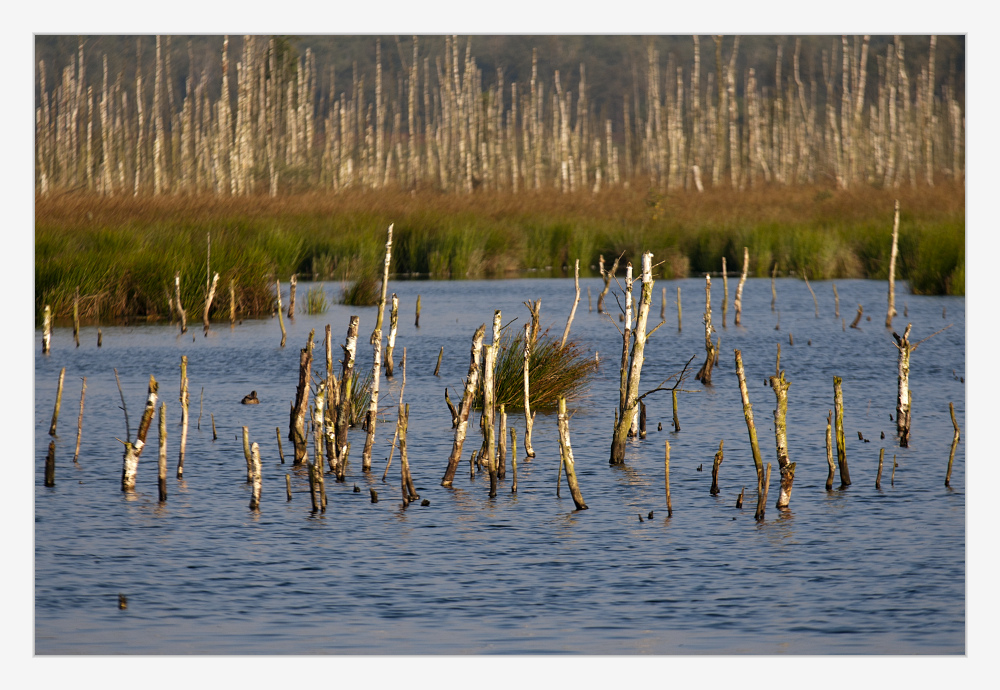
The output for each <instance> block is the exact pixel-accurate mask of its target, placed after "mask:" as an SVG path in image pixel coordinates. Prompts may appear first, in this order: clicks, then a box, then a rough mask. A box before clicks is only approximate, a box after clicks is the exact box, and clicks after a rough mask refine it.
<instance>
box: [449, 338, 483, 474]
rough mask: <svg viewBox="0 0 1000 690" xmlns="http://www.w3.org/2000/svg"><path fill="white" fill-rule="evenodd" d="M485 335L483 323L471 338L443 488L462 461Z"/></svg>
mask: <svg viewBox="0 0 1000 690" xmlns="http://www.w3.org/2000/svg"><path fill="white" fill-rule="evenodd" d="M485 333H486V324H485V323H484V324H482V325H481V326H480V327H479V328H477V329H476V332H475V334H474V335H473V336H472V352H471V355H470V357H469V374H468V377H467V378H466V380H465V393H464V394H463V395H462V405H461V409H460V410H459V413H458V426H456V427H455V442H454V444H453V445H452V449H451V455H449V456H448V467H447V469H445V472H444V477H443V478H442V479H441V486H444V487H451V483H452V482H453V481H454V479H455V470H457V469H458V463H459V462H460V461H461V459H462V445H463V444H464V443H465V434H466V431H468V427H469V411H470V410H471V409H472V399H473V397H474V395H475V392H476V384H477V383H478V382H479V357H480V352H481V351H482V347H483V335H484V334H485Z"/></svg>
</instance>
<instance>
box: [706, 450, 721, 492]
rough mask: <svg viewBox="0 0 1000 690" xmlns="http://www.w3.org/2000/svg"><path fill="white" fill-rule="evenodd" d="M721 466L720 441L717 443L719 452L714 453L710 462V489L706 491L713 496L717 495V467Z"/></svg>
mask: <svg viewBox="0 0 1000 690" xmlns="http://www.w3.org/2000/svg"><path fill="white" fill-rule="evenodd" d="M721 464H722V441H721V440H720V441H719V450H718V451H717V452H716V453H715V458H713V460H712V488H711V489H709V490H708V493H710V494H712V495H713V496H715V495H717V494H718V493H719V465H721Z"/></svg>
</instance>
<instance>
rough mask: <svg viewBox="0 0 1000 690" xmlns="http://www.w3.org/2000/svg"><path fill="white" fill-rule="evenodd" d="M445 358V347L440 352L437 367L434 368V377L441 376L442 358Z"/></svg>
mask: <svg viewBox="0 0 1000 690" xmlns="http://www.w3.org/2000/svg"><path fill="white" fill-rule="evenodd" d="M442 357H444V345H442V346H441V351H440V352H438V361H437V365H436V366H435V367H434V375H435V376H440V374H441V358H442Z"/></svg>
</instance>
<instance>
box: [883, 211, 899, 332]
mask: <svg viewBox="0 0 1000 690" xmlns="http://www.w3.org/2000/svg"><path fill="white" fill-rule="evenodd" d="M898 242H899V199H896V211H895V214H894V215H893V219H892V250H891V252H890V253H889V310H888V311H887V312H886V315H885V327H886V328H892V317H893V316H895V315H896V253H897V251H898Z"/></svg>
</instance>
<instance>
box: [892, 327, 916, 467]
mask: <svg viewBox="0 0 1000 690" xmlns="http://www.w3.org/2000/svg"><path fill="white" fill-rule="evenodd" d="M912 326H913V324H910V323H908V324H906V330H905V331H903V337H902V338H901V337H899V334H898V333H893V334H892V337H893V338H895V339H896V343H895V344H896V349H897V350H898V351H899V360H898V363H897V366H896V380H897V383H898V386H897V392H896V436H897V437H898V438H899V447H900V448H908V447H909V445H910V355H911V354H912V353H913V349H914V348H915V347H916V346H915V345H911V344H910V328H912Z"/></svg>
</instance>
